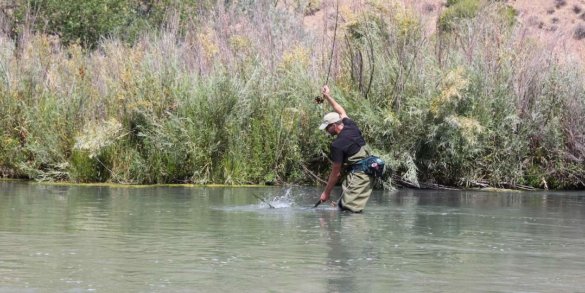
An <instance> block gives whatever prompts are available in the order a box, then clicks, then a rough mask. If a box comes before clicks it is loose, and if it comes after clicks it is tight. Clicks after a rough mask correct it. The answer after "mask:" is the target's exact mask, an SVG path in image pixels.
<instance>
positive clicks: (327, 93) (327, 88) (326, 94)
mask: <svg viewBox="0 0 585 293" xmlns="http://www.w3.org/2000/svg"><path fill="white" fill-rule="evenodd" d="M321 93H322V94H323V96H326V97H329V87H328V86H327V85H324V86H323V89H321Z"/></svg>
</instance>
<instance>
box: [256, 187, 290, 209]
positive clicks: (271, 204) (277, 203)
mask: <svg viewBox="0 0 585 293" xmlns="http://www.w3.org/2000/svg"><path fill="white" fill-rule="evenodd" d="M261 201H262V205H263V206H264V207H267V208H275V209H284V208H290V207H292V206H294V199H293V195H292V190H291V188H290V187H289V188H287V189H286V190H285V191H284V194H283V195H277V196H274V197H272V198H270V197H267V198H265V199H264V200H262V199H261Z"/></svg>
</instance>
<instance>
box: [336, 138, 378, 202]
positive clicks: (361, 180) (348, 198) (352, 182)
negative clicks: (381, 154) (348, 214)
mask: <svg viewBox="0 0 585 293" xmlns="http://www.w3.org/2000/svg"><path fill="white" fill-rule="evenodd" d="M368 155H369V154H368V152H367V151H366V149H365V146H364V147H362V148H361V149H360V150H359V151H358V152H357V153H356V154H354V155H353V156H351V157H349V158H348V159H347V164H348V165H350V166H351V165H353V164H355V163H357V162H358V161H359V160H361V159H364V158H366V157H367V156H368ZM373 186H374V177H372V176H369V175H367V174H366V173H364V172H361V171H357V172H349V173H348V174H347V177H346V178H345V180H344V181H343V184H342V189H343V193H342V194H341V198H340V199H339V203H338V204H339V207H340V208H341V209H342V210H349V211H352V212H354V213H359V212H361V211H362V210H363V209H364V208H365V207H366V203H367V202H368V199H370V195H371V194H372V188H373Z"/></svg>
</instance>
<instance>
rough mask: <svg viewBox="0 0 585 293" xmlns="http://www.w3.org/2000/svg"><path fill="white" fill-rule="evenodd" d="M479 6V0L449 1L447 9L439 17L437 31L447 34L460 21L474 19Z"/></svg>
mask: <svg viewBox="0 0 585 293" xmlns="http://www.w3.org/2000/svg"><path fill="white" fill-rule="evenodd" d="M480 4H481V1H480V0H449V1H448V8H447V9H445V10H444V11H443V13H442V14H441V15H440V16H439V20H438V22H439V24H438V26H439V29H440V30H441V31H444V32H449V31H451V30H453V28H454V26H455V25H456V24H457V23H458V22H459V21H460V20H462V19H469V18H473V17H475V15H476V14H477V12H478V11H479V9H480Z"/></svg>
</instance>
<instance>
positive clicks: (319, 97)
mask: <svg viewBox="0 0 585 293" xmlns="http://www.w3.org/2000/svg"><path fill="white" fill-rule="evenodd" d="M324 101H325V99H323V97H321V96H316V97H315V103H317V104H319V105H320V104H323V102H324Z"/></svg>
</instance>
